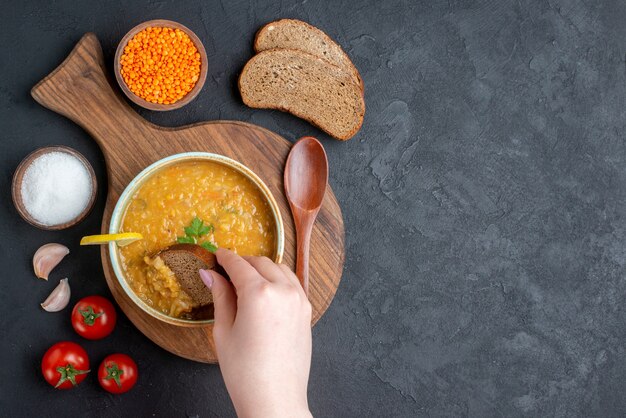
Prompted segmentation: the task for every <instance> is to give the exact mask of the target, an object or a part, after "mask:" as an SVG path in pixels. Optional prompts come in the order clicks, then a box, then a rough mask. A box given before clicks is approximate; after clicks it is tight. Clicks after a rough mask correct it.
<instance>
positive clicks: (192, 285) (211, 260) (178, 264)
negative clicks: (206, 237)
mask: <svg viewBox="0 0 626 418" xmlns="http://www.w3.org/2000/svg"><path fill="white" fill-rule="evenodd" d="M158 256H159V257H161V259H162V260H163V262H164V263H165V265H166V266H167V267H168V268H169V269H170V270H172V272H173V273H174V275H175V276H176V279H177V280H178V282H179V283H180V286H181V287H182V288H183V290H184V291H185V292H186V293H187V294H188V295H189V296H190V297H191V299H193V301H194V302H196V303H197V304H199V305H200V306H203V305H208V304H209V303H213V293H211V290H209V288H207V287H206V286H205V285H204V282H203V281H202V279H201V278H200V274H199V273H198V270H200V269H205V270H210V269H213V268H214V267H215V265H216V263H217V261H216V259H215V255H214V254H213V253H211V252H210V251H208V250H206V249H204V248H202V247H201V246H199V245H195V244H176V245H172V246H171V247H168V248H166V249H164V250H162V251H161V252H159V254H158Z"/></svg>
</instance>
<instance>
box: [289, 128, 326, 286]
mask: <svg viewBox="0 0 626 418" xmlns="http://www.w3.org/2000/svg"><path fill="white" fill-rule="evenodd" d="M327 185H328V158H326V151H324V147H323V146H322V144H320V142H319V141H318V140H317V139H315V138H313V137H311V136H305V137H302V138H300V139H299V140H298V142H296V143H295V145H294V146H293V147H292V148H291V151H289V156H288V157H287V164H286V165H285V194H286V195H287V200H288V201H289V206H290V207H291V213H292V214H293V221H294V224H295V226H296V241H297V249H296V275H297V276H298V278H299V279H300V282H301V283H302V287H303V288H304V292H305V293H306V294H307V295H308V294H309V244H310V242H311V230H312V229H313V224H314V223H315V218H316V217H317V213H318V212H319V210H320V207H321V206H322V201H323V200H324V194H325V193H326V186H327Z"/></svg>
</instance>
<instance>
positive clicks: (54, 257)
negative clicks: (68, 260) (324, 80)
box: [33, 243, 70, 280]
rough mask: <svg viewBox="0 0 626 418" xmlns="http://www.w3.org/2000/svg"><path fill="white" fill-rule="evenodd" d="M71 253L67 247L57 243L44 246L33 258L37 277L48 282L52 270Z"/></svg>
mask: <svg viewBox="0 0 626 418" xmlns="http://www.w3.org/2000/svg"><path fill="white" fill-rule="evenodd" d="M69 253H70V250H69V248H67V247H66V246H65V245H61V244H57V243H50V244H46V245H42V246H41V247H39V249H38V250H37V252H35V255H34V256H33V269H34V270H35V275H36V276H37V277H39V278H40V279H44V280H48V275H49V274H50V272H51V271H52V269H53V268H55V267H56V266H57V265H58V264H59V263H60V262H61V260H63V257H65V256H66V255H68V254H69Z"/></svg>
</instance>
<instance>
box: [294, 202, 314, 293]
mask: <svg viewBox="0 0 626 418" xmlns="http://www.w3.org/2000/svg"><path fill="white" fill-rule="evenodd" d="M316 215H317V213H313V214H306V215H305V216H302V218H301V220H300V222H298V223H297V224H296V242H297V244H296V276H298V278H299V279H300V283H301V284H302V288H303V289H304V293H305V294H306V295H307V296H309V254H310V248H311V231H312V230H313V223H314V222H315V216H316Z"/></svg>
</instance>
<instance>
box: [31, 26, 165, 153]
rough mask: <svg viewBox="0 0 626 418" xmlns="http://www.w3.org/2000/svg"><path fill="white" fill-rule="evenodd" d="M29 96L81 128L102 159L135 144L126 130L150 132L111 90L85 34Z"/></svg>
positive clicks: (98, 50)
mask: <svg viewBox="0 0 626 418" xmlns="http://www.w3.org/2000/svg"><path fill="white" fill-rule="evenodd" d="M31 95H32V96H33V98H34V99H35V100H36V101H37V102H39V103H40V104H41V105H42V106H45V107H47V108H48V109H50V110H53V111H55V112H57V113H60V114H62V115H63V116H66V117H68V118H69V119H71V120H72V121H74V122H76V123H77V124H79V125H80V126H82V127H83V128H84V129H85V130H86V131H87V132H89V134H91V136H93V137H94V138H95V139H96V141H97V142H98V144H99V145H100V147H101V148H102V149H103V151H104V153H105V155H107V154H109V153H108V152H107V151H111V150H112V149H115V148H117V147H119V146H123V147H125V148H128V147H129V146H130V147H132V145H133V143H135V142H137V141H133V138H132V136H131V132H136V130H131V129H130V128H132V127H136V126H137V125H144V126H146V127H147V128H148V131H149V130H152V129H154V125H152V124H150V123H149V122H147V121H146V120H145V119H143V118H141V117H140V116H139V115H138V114H137V113H136V112H135V111H134V110H133V109H132V108H131V107H130V106H129V105H128V103H127V102H126V101H125V100H124V98H123V97H122V96H121V95H120V93H119V92H117V90H114V89H113V87H112V86H111V83H110V82H109V80H108V78H107V76H106V71H105V67H104V57H103V54H102V47H101V46H100V42H99V41H98V38H96V35H95V34H93V33H87V34H85V35H84V36H83V37H82V38H81V39H80V41H79V42H78V44H76V46H75V47H74V49H73V50H72V52H71V53H70V54H69V56H68V57H67V58H66V59H65V61H63V63H61V65H59V66H58V67H57V68H56V69H55V70H54V71H53V72H52V73H50V74H49V75H48V76H47V77H46V78H44V79H43V80H41V81H40V82H39V83H37V85H36V86H35V87H33V88H32V90H31ZM129 139H130V140H129ZM127 151H131V152H132V149H127ZM118 152H119V151H118Z"/></svg>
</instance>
